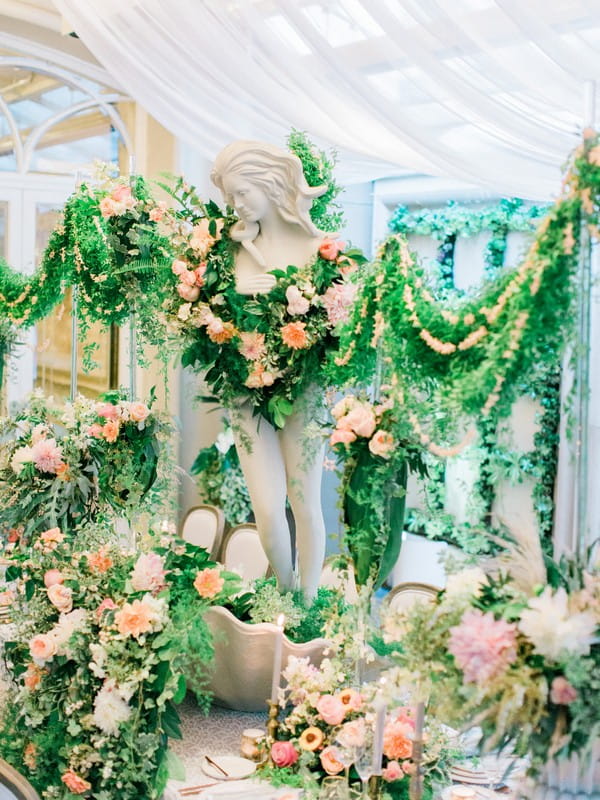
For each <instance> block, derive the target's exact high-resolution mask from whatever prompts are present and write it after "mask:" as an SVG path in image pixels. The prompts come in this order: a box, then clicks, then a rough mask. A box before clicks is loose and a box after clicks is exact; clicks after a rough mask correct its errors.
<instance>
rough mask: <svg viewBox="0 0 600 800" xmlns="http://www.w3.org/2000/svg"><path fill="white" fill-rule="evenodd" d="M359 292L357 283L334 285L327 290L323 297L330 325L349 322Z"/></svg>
mask: <svg viewBox="0 0 600 800" xmlns="http://www.w3.org/2000/svg"><path fill="white" fill-rule="evenodd" d="M357 292H358V286H357V285H356V284H355V283H334V284H333V285H332V286H330V287H329V289H327V291H326V292H325V294H324V295H323V306H324V307H325V311H326V312H327V319H328V320H329V324H330V325H334V326H335V325H337V324H338V322H347V321H348V319H349V317H350V309H351V308H352V304H353V303H354V301H355V299H356V293H357Z"/></svg>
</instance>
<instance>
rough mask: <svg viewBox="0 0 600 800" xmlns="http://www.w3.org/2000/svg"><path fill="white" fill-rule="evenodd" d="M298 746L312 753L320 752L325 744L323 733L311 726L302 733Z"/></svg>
mask: <svg viewBox="0 0 600 800" xmlns="http://www.w3.org/2000/svg"><path fill="white" fill-rule="evenodd" d="M298 744H299V745H300V748H301V749H302V750H309V751H310V752H312V751H314V750H318V749H319V747H321V745H322V744H323V731H322V730H321V729H320V728H317V727H315V726H314V725H311V726H310V728H306V729H305V730H303V731H302V734H301V735H300V738H299V739H298Z"/></svg>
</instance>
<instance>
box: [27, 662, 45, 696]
mask: <svg viewBox="0 0 600 800" xmlns="http://www.w3.org/2000/svg"><path fill="white" fill-rule="evenodd" d="M45 671H46V670H43V669H40V668H39V667H38V665H37V664H34V663H33V661H32V662H31V663H30V664H29V665H28V667H27V672H26V673H25V674H24V676H23V683H24V684H25V686H26V687H27V689H29V691H30V692H32V691H33V690H34V689H37V687H38V686H39V685H40V683H41V681H42V675H43V674H44V672H45Z"/></svg>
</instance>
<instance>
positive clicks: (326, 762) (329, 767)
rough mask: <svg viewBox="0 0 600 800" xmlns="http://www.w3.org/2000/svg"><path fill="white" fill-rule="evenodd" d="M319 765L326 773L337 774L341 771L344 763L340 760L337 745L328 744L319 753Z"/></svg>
mask: <svg viewBox="0 0 600 800" xmlns="http://www.w3.org/2000/svg"><path fill="white" fill-rule="evenodd" d="M321 766H322V767H323V769H324V770H325V772H326V773H327V774H328V775H337V774H338V773H340V772H342V770H343V769H344V765H343V764H342V762H341V761H340V756H339V752H338V749H337V747H334V746H333V745H329V747H326V748H325V749H324V750H323V752H322V753H321Z"/></svg>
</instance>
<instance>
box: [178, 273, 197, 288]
mask: <svg viewBox="0 0 600 800" xmlns="http://www.w3.org/2000/svg"><path fill="white" fill-rule="evenodd" d="M179 280H180V281H181V283H185V284H186V286H195V285H196V273H195V272H194V270H189V269H186V270H184V271H183V272H181V273H180V274H179Z"/></svg>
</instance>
